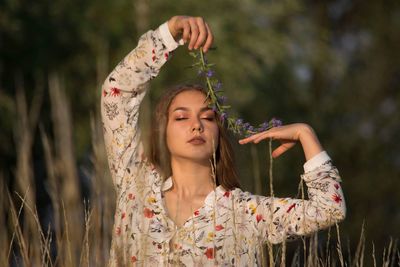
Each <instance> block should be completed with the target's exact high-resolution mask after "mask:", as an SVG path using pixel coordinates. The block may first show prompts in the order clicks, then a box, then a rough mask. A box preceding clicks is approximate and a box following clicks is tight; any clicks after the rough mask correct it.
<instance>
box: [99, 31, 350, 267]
mask: <svg viewBox="0 0 400 267" xmlns="http://www.w3.org/2000/svg"><path fill="white" fill-rule="evenodd" d="M171 39H172V36H170V33H169V32H168V30H167V28H166V26H165V24H164V25H162V26H161V27H160V28H158V29H157V30H155V31H149V32H147V33H146V34H144V35H143V36H142V37H141V38H140V40H139V44H138V46H137V48H136V49H134V50H133V51H132V52H131V53H130V54H129V55H127V56H126V57H125V58H124V59H123V60H122V61H121V63H119V64H118V65H117V67H116V68H115V69H114V70H113V71H112V72H111V74H110V75H109V76H108V78H107V79H106V81H105V82H104V85H103V88H102V105H101V108H102V120H103V129H104V139H105V143H106V149H107V156H108V161H109V167H110V171H111V175H112V178H113V182H114V185H115V188H116V192H117V207H116V212H115V218H114V231H113V240H112V245H111V251H110V260H109V266H258V265H261V259H262V253H263V252H262V246H261V245H262V244H264V243H265V242H271V243H274V244H275V243H280V242H283V241H284V240H287V239H291V238H294V237H295V236H299V235H307V234H309V233H312V232H315V231H317V230H319V229H321V228H324V227H327V226H329V225H332V224H333V223H335V222H337V221H340V220H342V219H343V218H344V216H345V203H344V197H343V192H342V190H341V186H340V185H339V182H340V177H339V174H338V171H337V169H336V168H335V167H334V166H332V163H331V162H330V161H327V162H325V163H324V164H322V165H321V166H319V167H318V168H316V169H314V170H313V171H310V172H307V173H305V174H303V175H302V176H301V177H302V179H303V180H304V181H305V183H306V185H307V187H308V193H309V199H308V200H301V199H290V198H271V197H264V196H257V195H252V194H251V193H249V192H244V191H242V190H241V189H238V188H237V189H234V190H230V191H227V190H225V189H224V188H223V187H222V186H218V187H217V188H216V189H215V190H214V191H212V192H211V193H209V195H208V196H207V197H206V199H205V201H204V205H203V206H202V207H201V208H199V209H198V210H196V211H194V212H193V214H192V216H191V217H190V218H188V219H187V221H186V222H185V223H184V225H183V226H182V227H177V226H176V225H175V224H174V222H173V221H172V220H171V219H170V218H169V217H168V216H167V212H166V208H165V203H164V197H163V192H164V191H165V190H168V189H169V188H170V187H171V186H172V179H171V178H168V179H163V177H161V175H160V174H159V173H158V172H157V170H156V169H155V168H153V166H151V164H149V163H148V162H147V160H146V159H145V158H143V157H142V156H141V155H142V149H141V144H140V137H139V136H140V133H139V132H140V131H139V129H138V110H139V106H140V103H141V100H142V99H143V97H144V94H145V89H144V88H145V86H144V84H145V83H146V82H147V81H149V80H151V79H152V78H154V77H156V76H157V74H158V72H159V70H160V68H161V67H162V65H163V64H164V63H165V62H166V61H167V60H168V59H169V58H170V52H172V51H173V50H174V49H175V48H176V47H177V46H178V44H176V43H175V42H174V41H173V40H171Z"/></svg>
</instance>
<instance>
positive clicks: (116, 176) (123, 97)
mask: <svg viewBox="0 0 400 267" xmlns="http://www.w3.org/2000/svg"><path fill="white" fill-rule="evenodd" d="M177 46H178V43H176V42H175V40H174V39H173V37H172V36H171V34H170V32H169V30H168V25H167V23H164V24H163V25H161V26H160V27H159V28H158V29H157V30H155V31H148V32H147V33H145V34H144V35H142V36H141V38H140V40H139V43H138V45H137V47H136V48H135V49H133V50H132V51H131V52H130V53H129V54H128V55H127V56H126V57H125V58H124V59H123V60H122V61H121V62H120V63H119V64H118V65H117V66H116V67H115V69H114V70H113V71H112V72H111V73H110V74H109V76H108V77H107V79H106V80H105V82H104V84H103V87H102V97H101V114H102V122H103V131H104V140H105V145H106V151H107V156H108V162H109V167H110V171H111V175H112V178H113V181H114V184H115V186H116V188H117V190H119V189H120V188H121V183H122V181H123V179H124V177H127V175H126V172H127V171H132V170H127V166H128V164H129V166H130V167H132V166H135V164H134V163H135V162H138V161H140V157H139V150H140V131H139V129H138V117H139V106H140V103H141V101H142V99H143V97H144V96H145V84H146V82H148V81H149V80H151V79H153V78H154V77H156V76H157V74H158V72H159V70H160V68H161V67H162V66H163V65H164V63H165V62H166V61H167V60H168V58H169V55H170V54H169V52H171V51H173V50H174V49H176V48H177ZM132 163H133V164H132Z"/></svg>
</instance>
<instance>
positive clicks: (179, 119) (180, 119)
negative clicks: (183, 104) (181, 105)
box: [175, 118, 187, 121]
mask: <svg viewBox="0 0 400 267" xmlns="http://www.w3.org/2000/svg"><path fill="white" fill-rule="evenodd" d="M175 120H176V121H183V120H187V118H176V119H175Z"/></svg>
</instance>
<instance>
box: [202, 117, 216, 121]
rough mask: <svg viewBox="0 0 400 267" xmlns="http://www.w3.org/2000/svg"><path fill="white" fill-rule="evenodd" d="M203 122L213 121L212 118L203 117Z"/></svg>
mask: <svg viewBox="0 0 400 267" xmlns="http://www.w3.org/2000/svg"><path fill="white" fill-rule="evenodd" d="M203 120H207V121H213V120H214V117H205V118H203Z"/></svg>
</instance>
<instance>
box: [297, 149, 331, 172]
mask: <svg viewBox="0 0 400 267" xmlns="http://www.w3.org/2000/svg"><path fill="white" fill-rule="evenodd" d="M329 160H331V158H330V157H329V156H328V153H326V151H322V152H320V153H318V154H317V155H315V156H314V157H312V158H311V159H309V160H307V162H306V163H304V165H303V168H304V173H307V172H310V171H313V170H315V169H316V168H318V167H319V166H321V165H322V164H324V163H325V162H327V161H329Z"/></svg>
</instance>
